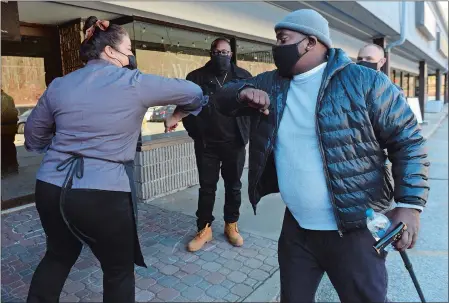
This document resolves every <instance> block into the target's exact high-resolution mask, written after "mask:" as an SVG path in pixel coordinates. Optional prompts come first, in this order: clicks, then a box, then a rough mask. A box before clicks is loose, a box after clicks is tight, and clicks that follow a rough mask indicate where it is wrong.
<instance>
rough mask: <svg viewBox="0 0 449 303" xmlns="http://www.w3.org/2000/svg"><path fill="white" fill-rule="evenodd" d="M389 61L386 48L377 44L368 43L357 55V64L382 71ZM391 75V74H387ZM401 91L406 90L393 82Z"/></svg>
mask: <svg viewBox="0 0 449 303" xmlns="http://www.w3.org/2000/svg"><path fill="white" fill-rule="evenodd" d="M386 62H387V59H386V58H385V51H384V49H383V48H382V47H381V46H379V45H377V44H367V45H365V46H364V47H362V48H361V49H360V50H359V54H358V55H357V64H358V65H361V66H364V67H367V68H371V69H374V70H376V71H381V70H382V67H383V66H384V65H385V63H386ZM387 76H389V75H387ZM393 84H394V85H395V86H396V87H397V88H398V89H399V91H400V92H401V93H402V95H404V91H403V90H402V87H400V86H399V85H396V84H395V83H393Z"/></svg>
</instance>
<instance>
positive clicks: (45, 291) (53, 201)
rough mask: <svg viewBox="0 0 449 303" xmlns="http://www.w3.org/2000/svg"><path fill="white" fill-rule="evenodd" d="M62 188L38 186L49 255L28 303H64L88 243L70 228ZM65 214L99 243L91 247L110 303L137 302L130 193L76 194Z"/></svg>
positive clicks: (71, 192) (73, 191) (75, 191)
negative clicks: (66, 288)
mask: <svg viewBox="0 0 449 303" xmlns="http://www.w3.org/2000/svg"><path fill="white" fill-rule="evenodd" d="M60 194H61V188H60V187H58V186H55V185H52V184H49V183H45V182H41V181H37V183H36V208H37V211H38V212H39V217H40V219H41V222H42V226H43V228H44V231H45V234H46V236H47V251H46V253H45V256H44V258H43V259H42V261H41V262H40V264H39V265H38V267H37V268H36V272H35V273H34V275H33V279H32V281H31V286H30V291H29V294H28V300H27V302H28V303H38V302H39V303H46V302H59V296H60V294H61V291H62V288H63V286H64V282H65V280H66V279H67V276H68V274H69V272H70V269H71V268H72V266H73V265H74V264H75V262H76V260H77V259H78V257H79V255H80V253H81V248H82V246H83V245H82V243H81V242H80V241H79V240H78V238H77V237H75V236H74V235H73V234H72V232H71V231H70V230H69V229H68V227H67V225H66V224H65V222H64V220H63V218H62V216H61V212H60V209H59V197H60ZM65 201H66V202H65V207H64V209H65V214H66V217H67V219H68V221H69V222H70V223H71V225H73V226H75V227H76V228H77V229H78V230H79V231H81V232H82V233H83V234H85V235H86V236H88V237H89V238H93V239H95V243H88V244H89V246H90V248H91V250H92V252H93V253H94V255H95V256H96V257H97V258H98V260H99V261H100V264H101V268H102V270H103V290H104V292H103V301H104V302H120V303H122V302H124V303H126V302H135V298H134V297H135V296H134V295H135V288H134V287H135V277H134V244H135V243H134V241H135V225H134V216H133V213H132V204H131V197H130V193H126V192H113V191H102V190H84V189H71V190H69V191H68V192H67V194H66V200H65Z"/></svg>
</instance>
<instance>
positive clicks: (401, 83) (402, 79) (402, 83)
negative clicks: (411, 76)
mask: <svg viewBox="0 0 449 303" xmlns="http://www.w3.org/2000/svg"><path fill="white" fill-rule="evenodd" d="M400 77H401V78H399V86H400V87H401V88H402V90H404V72H401V73H400Z"/></svg>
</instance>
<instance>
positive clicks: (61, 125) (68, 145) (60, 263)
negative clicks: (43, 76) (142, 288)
mask: <svg viewBox="0 0 449 303" xmlns="http://www.w3.org/2000/svg"><path fill="white" fill-rule="evenodd" d="M83 31H84V33H85V40H84V42H83V43H82V45H81V49H80V55H81V58H82V60H83V61H84V62H87V63H86V65H85V66H84V67H83V68H81V69H79V70H76V71H74V72H72V73H70V74H68V75H66V76H64V77H61V78H57V79H55V80H54V81H53V82H52V83H51V84H50V85H49V86H48V88H47V90H46V91H45V92H44V94H43V95H42V97H41V98H40V100H39V102H38V104H37V105H36V107H35V109H34V110H33V112H32V114H31V115H30V116H29V117H28V120H27V124H26V127H25V147H26V149H27V150H28V151H34V152H40V153H45V156H44V159H43V160H42V164H41V166H40V168H39V171H38V173H37V176H36V179H37V181H36V194H35V199H36V208H37V211H38V213H39V216H40V219H41V222H42V226H43V228H44V231H45V234H46V236H47V251H46V254H45V256H44V258H43V259H42V261H41V262H40V264H39V266H38V267H37V268H36V272H35V273H34V276H33V279H32V281H31V287H30V290H29V294H28V300H27V302H33V303H34V302H58V301H59V297H60V294H61V291H62V288H63V286H64V282H65V280H66V279H67V276H68V274H69V272H70V269H71V268H72V266H73V265H74V264H75V262H76V260H77V259H78V256H79V255H80V252H81V249H82V247H83V244H86V245H88V246H89V247H90V249H91V250H92V252H93V253H94V255H95V256H96V257H97V258H98V260H99V261H100V263H101V268H102V270H103V274H104V276H103V290H104V293H103V299H104V302H122V303H125V302H134V301H135V299H134V295H135V290H134V287H135V277H134V264H136V265H138V266H144V267H146V265H145V262H144V260H143V256H142V253H141V250H140V244H139V240H138V237H137V229H136V224H137V223H136V220H137V214H136V212H137V208H136V197H135V189H134V179H133V160H134V157H135V153H136V146H137V140H138V137H139V134H140V127H141V123H142V120H143V117H144V114H145V112H146V111H147V109H148V108H149V107H152V106H157V105H160V106H162V105H169V104H173V105H177V107H176V110H175V111H174V113H173V114H172V115H171V116H170V117H168V118H167V120H166V121H165V127H166V132H167V131H171V130H173V129H174V128H175V127H176V125H177V123H178V122H179V121H180V120H181V119H182V118H183V117H186V116H187V115H189V114H193V115H197V114H198V113H199V112H200V111H201V109H202V106H204V105H206V103H207V99H206V97H203V93H202V90H201V88H200V87H199V86H197V85H196V84H194V83H192V82H190V81H186V80H179V79H170V78H164V77H160V76H156V75H148V74H143V73H141V72H140V71H139V70H138V69H137V63H136V58H135V57H134V55H133V53H132V51H131V40H130V38H129V35H128V33H127V32H126V31H125V29H123V28H122V27H121V26H119V25H115V24H110V23H109V21H105V20H98V19H97V18H96V17H90V18H89V19H87V21H86V24H85V26H84V29H83Z"/></svg>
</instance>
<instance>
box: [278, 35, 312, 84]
mask: <svg viewBox="0 0 449 303" xmlns="http://www.w3.org/2000/svg"><path fill="white" fill-rule="evenodd" d="M306 39H307V38H304V39H302V40H301V41H299V42H298V43H295V44H289V45H274V46H273V58H274V64H276V67H277V68H278V71H279V75H281V76H283V77H290V76H292V73H293V72H292V70H293V67H294V66H295V64H296V63H297V62H298V61H299V59H301V58H302V57H303V56H304V55H305V54H307V52H308V50H306V51H305V53H304V54H300V53H299V50H298V45H299V44H300V43H301V42H302V41H304V40H306Z"/></svg>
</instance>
